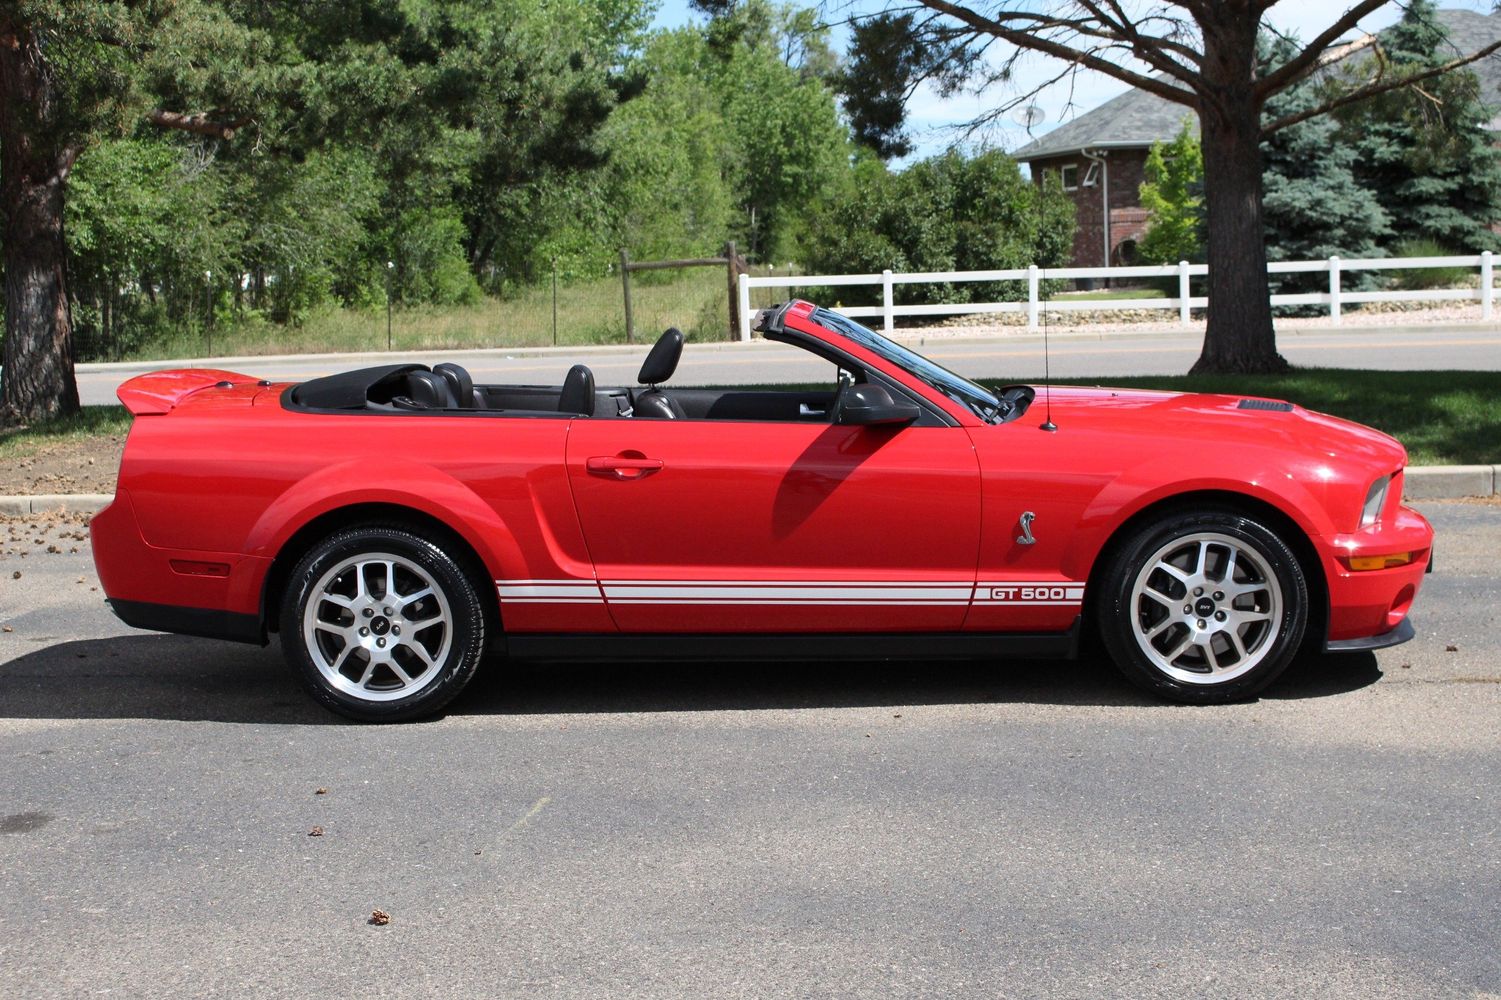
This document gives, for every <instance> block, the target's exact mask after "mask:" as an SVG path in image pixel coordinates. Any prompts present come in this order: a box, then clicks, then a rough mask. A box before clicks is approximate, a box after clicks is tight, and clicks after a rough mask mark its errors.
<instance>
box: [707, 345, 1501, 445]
mask: <svg viewBox="0 0 1501 1000" xmlns="http://www.w3.org/2000/svg"><path fill="white" fill-rule="evenodd" d="M976 381H978V382H980V383H982V384H985V385H996V384H1003V383H1007V382H1012V381H1015V380H1014V379H1012V378H1009V377H1006V376H999V377H996V378H980V379H977V380H976ZM1054 384H1056V385H1109V386H1119V387H1121V388H1128V389H1130V388H1137V389H1166V390H1169V391H1172V392H1223V393H1232V394H1239V395H1246V396H1269V397H1272V398H1274V399H1286V400H1288V401H1290V402H1293V403H1297V404H1298V405H1299V406H1305V407H1307V408H1308V409H1310V410H1318V411H1319V412H1320V413H1328V414H1330V415H1331V416H1336V417H1343V418H1344V419H1346V420H1354V421H1355V422H1357V423H1362V424H1366V425H1367V426H1370V427H1375V428H1376V429H1378V430H1381V431H1385V432H1386V433H1388V434H1390V435H1391V436H1392V437H1394V438H1396V439H1397V440H1399V441H1401V442H1402V443H1403V444H1404V445H1406V446H1407V451H1408V455H1409V456H1410V458H1411V461H1412V464H1414V465H1492V464H1496V463H1501V372H1466V371H1407V372H1385V371H1365V370H1361V369H1354V368H1302V369H1298V370H1297V371H1294V372H1292V373H1290V374H1287V375H1138V376H1134V377H1123V376H1114V375H1112V376H1104V377H1100V378H1074V379H1056V380H1054ZM726 388H728V387H726ZM762 388H767V389H771V388H784V389H799V390H808V391H814V390H818V389H827V388H828V385H827V384H819V385H805V386H763V387H762Z"/></svg>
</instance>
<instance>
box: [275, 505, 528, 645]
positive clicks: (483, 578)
mask: <svg viewBox="0 0 1501 1000" xmlns="http://www.w3.org/2000/svg"><path fill="white" fill-rule="evenodd" d="M361 524H387V525H394V526H399V527H404V528H411V529H416V530H417V531H419V532H420V533H422V534H425V535H427V536H429V537H431V538H434V539H436V540H438V541H440V542H442V543H443V547H444V549H445V551H447V552H448V553H449V554H450V555H452V556H453V557H454V558H455V559H457V560H458V562H459V565H460V566H462V567H463V568H464V571H465V572H466V573H468V574H469V576H470V578H471V579H472V580H474V581H475V583H477V584H479V585H480V588H479V591H480V600H481V601H482V602H483V603H484V606H485V615H486V617H487V618H489V619H490V622H491V624H492V625H493V626H494V627H493V628H491V629H490V630H489V631H490V635H491V636H492V637H496V638H498V637H499V636H500V627H499V626H500V600H499V598H498V597H497V596H496V593H495V587H494V585H493V583H492V581H491V579H490V573H489V571H488V570H487V569H486V568H485V563H484V560H482V559H480V557H479V553H477V552H475V551H474V546H472V545H470V544H469V542H468V541H466V540H465V538H464V536H463V535H460V534H459V533H458V532H457V531H455V530H453V529H452V528H450V527H449V526H448V525H447V524H444V523H443V522H442V521H440V520H438V519H437V518H436V517H433V516H432V515H431V514H426V513H423V512H422V511H420V510H414V509H413V508H411V507H403V506H401V505H400V504H388V503H362V504H353V505H351V506H348V507H340V508H338V509H336V510H331V511H328V512H327V513H324V514H319V515H318V516H317V517H315V518H313V519H312V520H311V521H309V522H308V523H307V524H304V525H303V526H302V527H301V528H298V529H297V531H296V532H295V533H294V534H293V535H292V537H291V538H289V539H287V541H286V544H285V545H283V546H282V547H281V551H280V552H278V553H277V554H276V558H275V559H274V560H273V561H272V563H271V569H270V570H269V571H267V573H266V582H265V583H264V585H263V586H262V589H261V620H262V621H263V622H265V625H266V630H267V631H268V632H276V631H279V629H280V625H281V622H280V621H279V620H278V619H279V618H280V616H281V602H282V595H283V591H284V590H285V589H286V586H287V580H288V578H289V577H290V576H291V575H292V570H293V568H294V567H296V565H297V563H298V562H299V561H300V560H301V559H302V557H303V556H305V555H307V553H308V551H309V550H310V549H311V548H312V547H313V546H314V545H316V544H317V543H318V542H319V540H320V539H323V538H327V537H328V536H329V535H331V534H333V533H334V532H336V531H342V530H344V529H345V528H352V527H355V526H356V525H361Z"/></svg>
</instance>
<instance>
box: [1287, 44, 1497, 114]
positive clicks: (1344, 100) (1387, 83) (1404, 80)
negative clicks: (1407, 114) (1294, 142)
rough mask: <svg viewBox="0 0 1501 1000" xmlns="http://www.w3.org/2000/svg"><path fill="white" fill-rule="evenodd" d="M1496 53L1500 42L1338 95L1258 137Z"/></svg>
mask: <svg viewBox="0 0 1501 1000" xmlns="http://www.w3.org/2000/svg"><path fill="white" fill-rule="evenodd" d="M1497 51H1501V41H1497V42H1492V43H1491V44H1490V45H1487V46H1486V47H1485V48H1483V49H1481V50H1480V51H1478V52H1475V53H1473V54H1471V55H1467V56H1460V57H1459V58H1458V59H1451V60H1450V61H1449V62H1446V63H1444V64H1443V65H1442V66H1432V67H1429V68H1428V69H1425V70H1421V71H1419V72H1416V73H1409V74H1407V75H1406V76H1402V77H1397V78H1395V79H1391V80H1377V81H1376V82H1374V83H1369V84H1366V85H1365V86H1364V87H1357V88H1356V89H1354V90H1352V91H1350V92H1349V93H1346V94H1341V95H1340V96H1339V97H1335V98H1332V99H1330V100H1328V101H1325V102H1324V103H1323V104H1320V105H1318V106H1317V107H1314V108H1309V109H1308V110H1306V111H1299V112H1298V113H1297V114H1292V115H1284V116H1283V117H1281V118H1278V119H1277V120H1276V121H1274V122H1272V123H1271V124H1270V125H1265V126H1262V129H1261V134H1262V136H1263V137H1265V136H1269V135H1272V134H1273V133H1275V132H1279V131H1281V130H1282V129H1285V128H1287V127H1288V126H1289V125H1296V124H1298V123H1299V122H1302V121H1307V120H1308V119H1310V118H1316V117H1318V116H1319V115H1322V114H1328V113H1329V112H1330V111H1333V110H1334V109H1335V108H1342V107H1344V106H1346V105H1347V104H1355V103H1356V102H1358V101H1363V100H1365V99H1366V98H1368V97H1375V96H1376V95H1377V94H1385V93H1387V92H1388V91H1391V90H1398V89H1400V88H1402V87H1408V86H1411V85H1412V84H1415V83H1420V82H1422V81H1423V80H1428V79H1432V78H1433V77H1435V76H1443V75H1444V74H1445V73H1448V72H1450V71H1452V70H1456V69H1459V68H1460V67H1461V66H1468V65H1469V64H1470V63H1472V62H1476V61H1478V60H1480V59H1484V58H1485V57H1486V56H1488V55H1490V54H1491V53H1493V52H1497Z"/></svg>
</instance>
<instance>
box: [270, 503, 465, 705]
mask: <svg viewBox="0 0 1501 1000" xmlns="http://www.w3.org/2000/svg"><path fill="white" fill-rule="evenodd" d="M281 623H282V626H281V641H282V648H283V651H284V652H285V654H286V657H287V662H288V663H290V664H291V666H292V668H293V670H294V671H295V672H296V673H297V675H298V677H299V678H300V679H301V680H302V682H303V684H304V685H305V686H306V687H307V688H308V690H309V691H310V692H311V693H312V695H313V697H314V698H316V699H317V700H318V701H319V702H321V703H322V704H323V705H325V706H326V707H328V708H330V709H332V710H333V711H335V712H338V713H339V714H341V715H346V716H348V717H350V718H352V719H360V720H362V721H373V722H399V721H403V720H407V719H413V718H417V717H419V716H423V715H428V714H431V713H433V712H436V711H438V710H439V709H440V708H442V707H443V706H444V705H446V704H447V703H448V702H449V701H450V700H452V699H453V698H454V696H456V695H457V694H458V693H459V692H460V691H461V690H463V688H464V685H465V684H467V683H468V682H469V679H470V678H471V677H473V676H474V672H475V670H476V669H477V668H478V666H479V662H480V659H481V657H482V655H483V652H484V648H485V614H484V608H483V605H482V603H481V601H480V596H479V590H478V588H477V587H476V586H475V582H474V581H473V580H472V579H471V578H470V577H469V575H468V574H467V573H466V572H465V571H464V568H463V566H462V565H461V564H460V563H459V562H458V561H457V560H456V559H455V558H454V557H453V556H452V555H451V554H449V553H448V552H446V551H445V550H444V549H443V548H442V546H440V545H439V544H437V543H436V542H435V541H434V540H432V539H430V538H427V537H425V536H423V535H421V534H418V533H416V532H414V531H411V530H409V529H406V528H403V527H395V526H380V525H370V526H362V527H356V528H350V529H346V530H344V531H341V532H339V533H337V534H335V535H333V536H331V537H329V538H327V539H325V540H324V541H322V542H320V543H319V544H317V545H315V546H314V547H313V548H312V550H311V551H309V552H308V553H307V554H306V555H305V556H303V558H302V560H301V561H300V562H298V564H297V566H296V568H295V569H294V570H293V571H292V575H291V578H290V581H289V583H288V586H287V589H286V593H285V596H284V598H283V604H282V611H281Z"/></svg>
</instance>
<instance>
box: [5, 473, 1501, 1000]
mask: <svg viewBox="0 0 1501 1000" xmlns="http://www.w3.org/2000/svg"><path fill="white" fill-rule="evenodd" d="M1423 509H1424V510H1425V512H1426V513H1427V514H1428V515H1429V516H1430V517H1431V518H1432V519H1433V520H1434V521H1435V523H1436V525H1437V527H1438V530H1439V540H1438V547H1437V552H1438V563H1437V567H1438V569H1437V572H1436V573H1435V575H1433V576H1432V577H1430V578H1429V580H1428V583H1427V585H1426V587H1425V590H1424V592H1423V594H1422V595H1421V596H1420V598H1419V601H1418V605H1417V609H1416V612H1415V622H1416V624H1417V627H1418V636H1419V637H1418V638H1417V639H1416V640H1415V641H1413V642H1411V643H1409V644H1408V645H1405V646H1401V647H1397V648H1395V649H1391V650H1385V651H1382V652H1380V653H1377V654H1374V655H1373V654H1362V655H1355V656H1346V657H1338V658H1322V657H1321V658H1315V659H1312V660H1309V661H1307V662H1302V663H1299V664H1296V665H1295V666H1294V668H1293V669H1292V671H1291V672H1290V673H1289V675H1287V676H1286V677H1285V678H1284V679H1283V680H1281V681H1279V683H1278V684H1277V685H1276V686H1274V687H1273V688H1272V689H1271V690H1270V691H1268V692H1267V694H1266V695H1265V696H1264V697H1262V698H1261V699H1260V700H1257V701H1254V702H1251V703H1248V704H1241V705H1231V706H1225V707H1216V708H1190V707H1182V706H1171V705H1166V704H1160V703H1157V702H1154V701H1152V700H1150V699H1147V698H1145V697H1143V696H1141V695H1139V694H1138V693H1137V692H1136V691H1135V690H1134V689H1133V688H1131V687H1129V686H1127V685H1126V684H1125V683H1124V682H1123V681H1121V680H1120V679H1118V678H1117V677H1116V676H1115V674H1114V673H1113V672H1112V671H1111V670H1110V669H1109V668H1108V667H1107V666H1105V665H1104V664H1102V663H1100V662H1097V661H1094V660H1086V661H1085V662H1082V663H1078V664H1059V663H1005V664H990V663H977V664H964V665H954V664H943V665H930V664H923V663H897V664H861V665H826V664H819V663H779V664H771V665H763V666H744V665H729V664H723V663H699V664H686V665H671V666H669V665H655V664H644V665H630V666H625V665H608V664H606V665H595V666H537V665H530V666H528V665H505V664H501V665H498V666H497V667H495V668H493V669H490V670H489V671H488V672H487V673H486V674H484V675H482V676H481V678H479V680H478V682H477V683H476V685H475V686H474V687H472V688H471V690H470V691H469V692H466V694H465V695H463V696H462V697H461V698H460V699H459V700H458V701H457V702H456V703H454V705H453V706H452V708H451V710H450V711H449V713H448V714H447V715H446V716H445V717H443V718H441V719H438V720H436V721H432V722H428V723H423V724H414V725H403V726H394V727H369V726H359V725H353V724H347V723H344V722H342V721H340V720H339V719H337V718H335V717H333V716H331V715H329V714H327V713H325V712H323V711H322V710H321V709H318V708H317V707H315V706H314V705H313V704H312V703H311V702H310V701H309V699H308V698H307V697H306V696H305V695H304V694H303V693H302V691H301V690H300V689H299V688H298V687H297V685H296V684H295V683H294V681H293V679H292V677H291V675H290V674H289V672H288V671H287V670H286V668H285V667H284V666H283V664H282V662H281V659H280V657H279V655H278V653H277V650H276V648H275V647H274V646H273V647H271V648H269V649H257V648H254V647H249V646H237V645H232V644H223V643H215V642H211V641H207V640H199V639H191V638H182V637H170V636H162V635H155V634H149V633H140V632H133V631H130V630H127V629H125V628H124V627H122V626H121V625H119V623H117V622H116V621H115V620H114V619H113V618H112V617H111V616H110V615H109V613H108V611H107V610H106V609H105V608H104V607H103V605H102V603H101V595H100V594H99V592H98V591H97V590H95V589H93V588H94V587H96V586H97V581H96V580H95V578H94V575H93V572H92V566H91V563H90V560H89V555H88V548H87V544H86V543H84V542H80V541H79V540H78V539H77V538H76V537H73V536H74V535H75V534H76V533H77V531H78V530H79V526H78V525H77V524H72V523H67V524H62V525H57V524H56V523H54V524H53V525H52V526H50V527H47V526H42V525H41V522H37V521H25V522H23V521H9V522H0V530H3V531H4V532H6V533H7V534H9V535H10V536H11V538H10V540H8V541H7V542H6V547H7V549H8V552H7V554H6V555H4V556H3V557H0V627H3V630H0V759H3V761H4V764H3V770H0V773H3V775H4V777H3V778H0V995H3V996H7V997H27V998H35V997H82V996H96V995H120V996H132V997H156V996H172V997H181V996H194V997H242V996H247V995H255V996H258V997H297V998H303V997H307V996H330V997H345V996H347V997H361V998H370V997H396V996H400V997H413V996H465V997H467V996H517V997H590V998H599V997H633V998H634V997H693V998H701V997H746V998H764V997H772V996H777V997H782V996H787V997H791V996H806V997H833V996H860V997H886V996H909V997H943V998H952V997H985V998H995V997H1049V996H1057V997H1131V998H1144V997H1185V996H1206V997H1251V996H1254V997H1298V998H1310V997H1362V998H1365V997H1402V998H1412V997H1464V998H1476V997H1486V996H1491V995H1496V994H1501V948H1498V928H1501V794H1498V791H1497V785H1496V775H1497V773H1498V771H1501V714H1498V710H1501V665H1498V652H1501V641H1498V637H1497V625H1498V621H1497V617H1498V611H1497V609H1498V608H1501V571H1498V568H1497V564H1496V558H1495V557H1496V554H1497V553H1498V552H1501V505H1494V504H1492V505H1478V504H1469V505H1467V504H1448V503H1435V504H1428V505H1425V506H1424V507H1423ZM38 540H40V542H39V541H38ZM48 546H52V547H55V548H57V549H58V550H59V551H58V552H56V553H48V552H47V551H46V550H47V547H48ZM73 548H77V549H78V550H79V551H77V552H70V551H69V550H70V549H73ZM18 549H24V550H26V551H28V553H29V554H28V555H27V556H26V557H25V558H21V557H19V556H18V555H17V554H16V552H17V550H18ZM16 573H19V574H20V576H19V578H17V577H16V576H14V574H16ZM1450 647H1453V648H1452V649H1451V648H1450ZM315 828H317V829H319V830H320V831H321V836H311V835H310V834H311V833H312V832H313V831H314V830H315ZM376 909H380V910H382V911H384V912H386V913H387V914H389V916H390V922H389V923H388V924H386V925H384V926H375V925H372V924H370V923H368V922H367V921H368V919H369V917H370V916H371V914H372V911H374V910H376Z"/></svg>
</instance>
